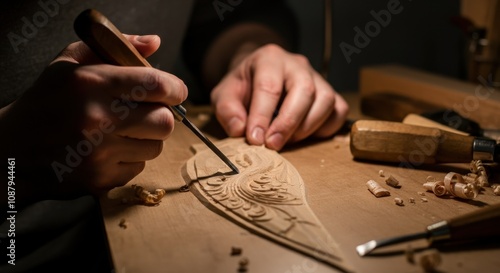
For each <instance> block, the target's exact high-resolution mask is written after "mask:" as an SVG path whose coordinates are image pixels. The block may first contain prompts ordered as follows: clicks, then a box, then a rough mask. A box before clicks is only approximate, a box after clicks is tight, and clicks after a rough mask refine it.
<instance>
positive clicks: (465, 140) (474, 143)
mask: <svg viewBox="0 0 500 273" xmlns="http://www.w3.org/2000/svg"><path fill="white" fill-rule="evenodd" d="M350 138H351V142H350V148H351V153H352V155H353V156H354V158H356V159H362V160H374V161H384V162H395V163H401V162H408V163H411V164H413V165H416V166H418V165H421V164H432V163H461V162H470V161H471V160H472V159H481V160H485V161H493V160H494V157H495V156H496V154H495V146H496V142H495V141H494V140H487V139H478V138H474V137H471V136H464V135H459V134H455V133H451V132H447V131H443V130H440V129H436V128H430V127H423V126H417V125H409V124H403V123H399V122H388V121H373V120H359V121H356V122H355V123H354V124H353V126H352V128H351V135H350Z"/></svg>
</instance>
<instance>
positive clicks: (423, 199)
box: [420, 197, 429, 203]
mask: <svg viewBox="0 0 500 273" xmlns="http://www.w3.org/2000/svg"><path fill="white" fill-rule="evenodd" d="M420 200H422V202H423V203H427V201H429V200H427V198H425V197H422V198H420Z"/></svg>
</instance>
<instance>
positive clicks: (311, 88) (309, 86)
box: [301, 79, 316, 97]
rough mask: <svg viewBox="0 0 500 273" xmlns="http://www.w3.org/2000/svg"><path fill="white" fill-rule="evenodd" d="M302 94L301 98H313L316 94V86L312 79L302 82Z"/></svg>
mask: <svg viewBox="0 0 500 273" xmlns="http://www.w3.org/2000/svg"><path fill="white" fill-rule="evenodd" d="M301 90H302V93H303V96H307V97H314V96H315V94H316V85H315V84H314V82H313V80H312V79H308V80H305V81H303V82H302V88H301Z"/></svg>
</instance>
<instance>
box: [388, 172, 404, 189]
mask: <svg viewBox="0 0 500 273" xmlns="http://www.w3.org/2000/svg"><path fill="white" fill-rule="evenodd" d="M385 183H386V184H387V185H389V186H391V187H393V188H399V187H401V186H400V185H399V180H397V179H396V178H394V176H392V175H389V177H387V178H386V179H385Z"/></svg>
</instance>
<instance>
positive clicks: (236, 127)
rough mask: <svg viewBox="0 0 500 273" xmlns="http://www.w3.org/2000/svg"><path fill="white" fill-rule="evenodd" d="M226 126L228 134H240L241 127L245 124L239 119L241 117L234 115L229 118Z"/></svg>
mask: <svg viewBox="0 0 500 273" xmlns="http://www.w3.org/2000/svg"><path fill="white" fill-rule="evenodd" d="M227 126H228V127H229V128H228V129H229V135H230V136H238V135H240V132H242V131H243V129H244V128H243V127H244V126H245V124H243V122H242V121H241V119H239V118H237V117H234V118H232V119H230V120H229V122H228V124H227Z"/></svg>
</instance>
